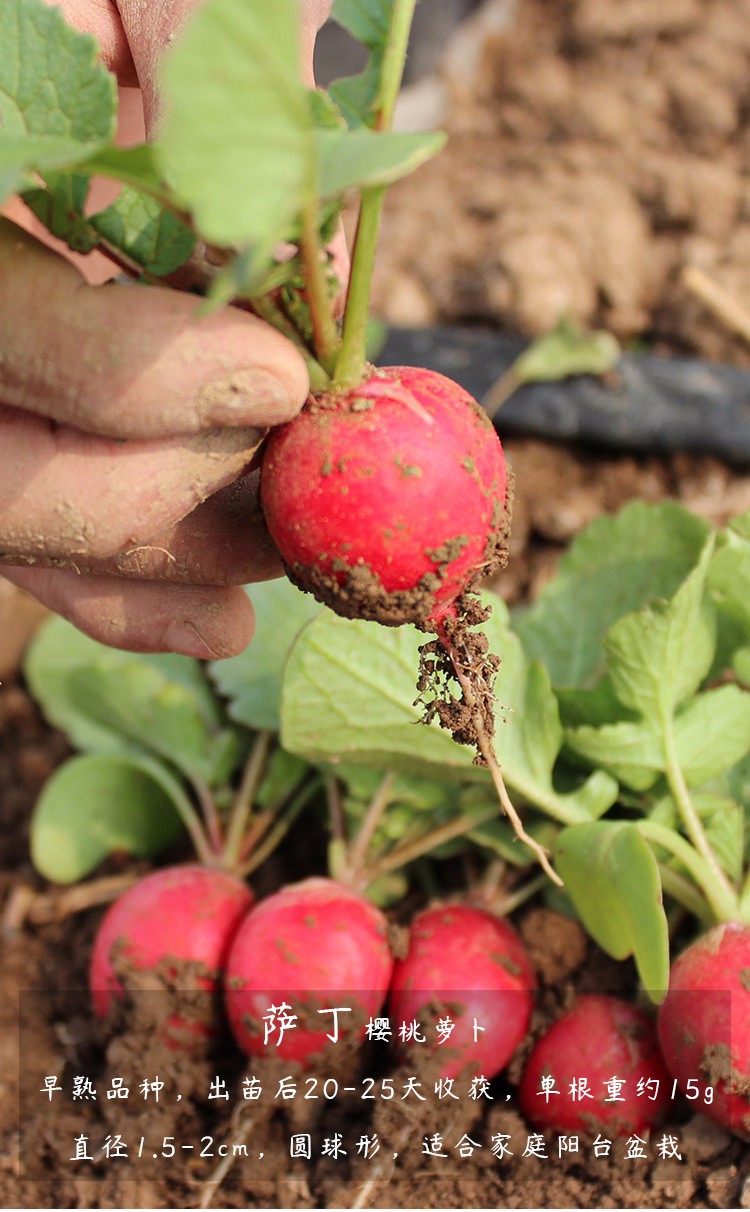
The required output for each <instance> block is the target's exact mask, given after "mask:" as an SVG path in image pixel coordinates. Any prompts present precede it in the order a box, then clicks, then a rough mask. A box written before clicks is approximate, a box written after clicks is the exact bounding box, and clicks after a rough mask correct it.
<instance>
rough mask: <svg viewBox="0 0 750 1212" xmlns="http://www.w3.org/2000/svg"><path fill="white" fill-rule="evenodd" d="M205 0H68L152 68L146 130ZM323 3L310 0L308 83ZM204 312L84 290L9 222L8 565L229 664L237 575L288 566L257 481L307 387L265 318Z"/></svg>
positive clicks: (94, 613) (176, 301)
mask: <svg viewBox="0 0 750 1212" xmlns="http://www.w3.org/2000/svg"><path fill="white" fill-rule="evenodd" d="M193 6H194V0H175V2H174V3H173V4H171V5H149V6H143V5H142V4H140V3H137V2H136V0H120V4H119V15H118V13H117V11H116V10H115V7H114V4H108V5H106V7H104V8H103V7H102V6H101V5H100V4H99V3H97V0H66V2H65V3H64V4H63V10H64V14H65V16H66V18H67V20H69V21H71V23H72V24H75V25H76V26H77V27H78V28H79V29H87V30H89V31H90V32H93V33H94V34H95V35H96V36H97V37H98V38H99V40H100V43H101V45H102V48H103V58H104V60H105V62H106V63H107V66H109V67H110V68H111V69H112V70H114V71H116V73H117V75H118V79H119V80H120V82H121V83H124V84H128V85H132V84H133V83H134V80H135V79H136V75H137V78H138V79H140V80H141V82H142V98H143V108H144V111H145V115H146V127H147V129H148V127H149V126H150V125H152V124H153V122H154V121H156V120H157V114H158V97H157V94H156V91H155V87H154V80H155V74H156V65H157V61H158V54H159V52H160V50H161V49H162V48H163V47H164V46H165V45H166V42H167V37H168V35H169V34H170V33H172V32H174V29H175V28H177V27H179V25H180V24H181V21H182V19H183V18H184V16H185V15H186V14H187V12H188V11H189V9H190V8H191V7H193ZM329 7H330V6H329V4H328V3H327V2H326V0H309V2H308V3H307V4H305V5H304V6H303V8H304V15H305V25H304V31H303V33H304V37H303V43H304V52H305V63H304V64H303V66H302V70H303V73H304V74H305V76H306V77H307V78H308V79H310V78H311V57H312V48H313V44H314V36H315V32H316V30H317V28H318V25H319V24H320V23H321V22H322V20H323V19H324V18H325V16H326V15H327V11H328V8H329ZM128 113H132V106H131V107H129V109H128ZM24 226H29V227H31V226H32V224H30V223H29V224H27V223H26V222H25V221H24ZM197 309H198V300H197V299H196V298H195V296H194V295H190V294H184V293H180V292H176V291H171V290H169V289H167V288H166V287H143V286H123V285H117V284H110V285H108V286H106V287H100V286H92V285H89V284H87V283H86V281H85V280H84V278H82V277H81V275H80V273H79V272H78V270H77V269H76V268H74V266H73V265H72V264H71V261H70V260H69V259H68V258H67V257H64V256H62V255H60V254H58V253H57V252H54V251H52V249H51V248H49V247H46V246H45V245H43V244H42V243H41V242H39V241H38V240H36V239H34V238H32V236H31V235H29V234H28V233H27V232H25V231H23V230H21V229H20V228H19V227H18V226H16V225H15V224H13V223H11V222H9V221H8V220H7V219H0V567H2V572H3V575H5V576H6V577H7V579H8V580H10V581H12V582H13V583H14V584H16V585H19V586H21V587H22V588H24V589H26V590H28V591H29V592H30V593H32V594H33V595H34V596H35V597H37V598H38V599H39V600H40V601H42V602H44V603H45V604H46V605H48V606H49V607H51V608H52V609H53V610H56V611H57V612H59V613H60V614H63V615H65V616H66V617H67V618H69V619H70V620H71V621H72V622H74V623H75V624H76V625H77V626H78V627H80V628H81V630H83V631H85V632H87V633H88V634H89V635H92V636H93V637H94V638H96V639H98V640H101V641H102V642H104V643H109V644H113V645H115V646H117V647H123V648H129V649H132V650H138V651H176V652H183V653H186V654H189V655H193V656H199V657H220V656H228V655H231V654H232V653H235V652H238V651H240V650H241V649H242V648H244V646H245V645H246V644H247V642H248V641H249V639H250V637H251V635H252V628H253V615H252V608H251V606H250V603H249V601H248V599H247V596H246V595H245V593H244V592H243V591H242V589H241V588H239V586H240V585H242V584H245V583H247V582H251V581H257V580H264V579H267V578H269V577H271V576H275V575H277V574H278V573H279V571H280V566H279V563H278V559H277V556H276V554H275V551H274V550H273V547H272V545H271V543H270V540H269V539H268V537H267V534H266V531H265V528H264V526H263V523H262V519H261V517H260V513H259V509H258V505H257V473H256V472H252V471H251V472H249V474H244V473H246V472H247V469H248V466H249V465H250V463H251V460H252V457H253V454H254V452H255V450H256V448H257V445H258V443H259V441H260V440H261V438H262V436H263V432H264V429H265V427H267V426H269V425H273V424H278V423H279V422H282V421H284V420H288V419H290V418H291V417H292V416H294V415H295V414H296V412H297V411H298V409H299V408H300V407H301V405H302V404H303V402H304V400H305V398H306V395H307V390H308V380H307V372H306V369H305V366H304V362H303V360H302V358H301V357H300V355H299V354H298V352H297V351H296V350H295V349H294V347H293V346H292V345H291V344H290V343H289V342H287V341H286V340H285V339H284V338H283V337H282V336H281V335H280V334H278V333H277V332H275V331H274V330H273V329H271V328H270V327H268V326H267V325H265V324H264V323H262V322H261V321H260V320H258V319H257V318H256V317H254V316H252V315H249V314H247V313H246V312H243V311H240V310H239V309H236V308H225V309H223V310H222V311H220V312H216V313H214V314H213V315H211V316H207V317H200V318H199V317H198V315H197Z"/></svg>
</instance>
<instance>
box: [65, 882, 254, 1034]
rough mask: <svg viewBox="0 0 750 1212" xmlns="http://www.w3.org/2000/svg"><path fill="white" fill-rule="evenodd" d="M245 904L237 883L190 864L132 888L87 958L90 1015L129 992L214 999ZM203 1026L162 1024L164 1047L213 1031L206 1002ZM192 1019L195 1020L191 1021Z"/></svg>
mask: <svg viewBox="0 0 750 1212" xmlns="http://www.w3.org/2000/svg"><path fill="white" fill-rule="evenodd" d="M252 903H253V894H252V892H251V891H250V889H249V888H248V886H247V884H244V883H243V882H242V881H241V880H239V879H237V878H236V877H235V876H233V875H229V874H228V873H227V872H224V871H216V870H213V869H212V868H209V867H202V866H199V865H198V864H189V865H185V866H180V867H165V868H163V869H162V870H161V871H155V872H153V873H152V874H151V875H147V876H146V877H145V878H144V879H142V880H140V881H139V882H138V883H137V884H134V885H133V887H132V888H129V889H128V891H127V892H125V893H123V895H122V896H121V897H119V899H118V900H116V901H115V902H114V904H113V905H111V906H110V908H109V909H108V910H107V912H106V914H105V915H104V918H103V920H102V923H101V925H100V927H99V931H98V933H97V936H96V939H95V942H94V949H93V953H92V956H91V967H90V973H89V984H90V987H91V993H92V997H93V1002H94V1010H95V1012H96V1013H97V1014H99V1015H102V1016H104V1015H106V1014H107V1013H108V1012H109V1011H110V1009H111V1008H112V1006H113V1001H114V999H116V998H118V997H120V996H122V995H123V993H124V987H127V988H130V989H165V988H167V989H171V988H174V989H175V991H176V992H175V998H176V999H177V998H179V992H180V990H186V989H193V990H194V989H198V990H205V991H206V992H207V993H209V994H215V993H216V990H217V988H218V985H219V981H220V977H221V973H222V970H223V968H224V964H225V962H226V957H227V953H228V951H229V944H230V942H231V941H232V938H233V936H234V934H235V931H236V930H237V927H238V926H239V924H240V921H241V920H242V918H243V917H244V915H245V914H246V913H247V911H248V909H249V908H250V906H251V905H252ZM205 1001H206V1004H205V1007H203V1006H202V1007H201V1009H205V1016H203V1017H204V1019H205V1021H202V1022H193V1018H194V1017H195V1013H196V1008H195V1007H193V1008H192V1011H191V1023H190V1025H189V1026H188V1024H187V1023H186V1022H185V1021H184V1020H183V1019H182V1017H181V1016H180V1015H179V1014H176V1015H174V1016H170V1018H169V1020H168V1026H169V1032H168V1034H169V1036H170V1040H171V1042H172V1043H175V1044H178V1045H179V1043H180V1042H188V1041H186V1040H182V1039H181V1038H178V1037H182V1036H184V1034H185V1031H186V1029H187V1034H188V1035H194V1034H198V1035H203V1036H205V1035H206V1033H207V1032H209V1031H213V1030H215V1029H216V1027H217V1026H218V1022H217V1017H216V1009H217V1008H216V1006H215V1005H214V1004H213V1002H214V999H213V998H206V999H205ZM199 1017H201V1016H200V1015H199Z"/></svg>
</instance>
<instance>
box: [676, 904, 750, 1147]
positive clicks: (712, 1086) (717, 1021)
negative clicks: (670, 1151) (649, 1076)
mask: <svg viewBox="0 0 750 1212" xmlns="http://www.w3.org/2000/svg"><path fill="white" fill-rule="evenodd" d="M659 1040H660V1043H661V1047H662V1052H663V1054H664V1059H665V1061H666V1062H667V1066H668V1068H669V1069H670V1071H671V1072H672V1074H673V1075H674V1077H676V1078H677V1081H678V1083H679V1085H680V1087H681V1089H682V1090H683V1092H684V1093H685V1094H687V1095H688V1097H690V1098H691V1099H692V1100H693V1106H694V1107H695V1108H696V1109H697V1110H700V1111H701V1112H702V1113H703V1114H704V1115H707V1116H708V1117H709V1119H713V1120H715V1121H716V1123H718V1124H722V1125H723V1127H725V1128H728V1129H729V1130H730V1131H732V1132H734V1133H735V1134H736V1135H737V1136H741V1137H743V1138H745V1139H750V926H746V925H743V924H742V923H740V922H726V923H723V924H721V925H719V926H714V927H713V929H711V930H709V931H708V933H707V934H704V935H703V936H702V937H701V938H699V939H698V940H697V942H695V943H693V944H692V945H691V946H690V947H688V948H687V950H685V951H683V952H682V954H681V955H679V956H678V957H677V959H676V960H675V961H674V963H673V964H672V969H671V972H670V975H669V991H668V993H667V996H666V998H665V1000H664V1001H663V1002H662V1004H661V1006H660V1007H659ZM696 1094H697V1099H696Z"/></svg>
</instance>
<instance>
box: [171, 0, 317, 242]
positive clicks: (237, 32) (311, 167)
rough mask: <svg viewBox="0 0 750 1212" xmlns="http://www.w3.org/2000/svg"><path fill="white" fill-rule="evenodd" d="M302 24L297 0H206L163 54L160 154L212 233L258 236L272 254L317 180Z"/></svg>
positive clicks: (220, 238)
mask: <svg viewBox="0 0 750 1212" xmlns="http://www.w3.org/2000/svg"><path fill="white" fill-rule="evenodd" d="M299 24H300V15H299V5H298V4H297V3H296V0H273V3H272V4H248V3H247V0H208V3H206V4H205V5H204V6H202V7H201V8H200V9H199V10H198V11H197V12H196V13H195V14H194V15H193V16H192V17H191V19H190V21H189V23H188V25H187V26H186V28H185V31H184V33H183V34H182V36H181V38H180V40H179V42H178V43H177V44H176V45H175V47H174V49H173V50H171V51H170V52H169V53H168V54H167V55H166V56H165V58H164V70H163V73H162V85H163V91H164V95H165V99H166V106H165V116H164V121H163V124H162V128H161V131H160V134H159V138H158V141H157V143H156V145H155V151H154V154H155V157H156V160H157V163H158V165H159V167H160V170H161V173H162V175H163V176H164V178H165V179H166V181H167V182H168V183H169V185H170V186H171V187H172V188H173V189H174V191H175V193H176V194H177V196H178V197H179V198H180V199H182V202H183V204H184V205H185V207H186V208H187V209H189V210H191V211H192V213H193V214H194V216H195V219H196V222H197V224H198V227H199V228H200V231H201V234H202V235H203V236H204V237H205V238H206V239H207V240H209V241H213V242H215V243H217V244H220V245H226V244H239V245H244V244H260V245H262V247H263V248H264V249H266V250H268V253H269V255H270V252H271V250H272V248H273V245H274V244H275V243H276V242H278V241H279V240H280V239H282V238H283V237H284V236H285V235H286V234H287V232H288V229H289V227H290V225H291V224H292V221H293V220H294V219H295V217H296V215H297V214H298V212H299V210H300V206H301V204H302V203H303V201H304V199H305V198H306V197H307V196H309V194H310V191H311V189H312V188H313V183H314V180H315V175H316V144H315V135H314V126H313V116H312V112H311V106H310V101H309V98H308V93H307V90H306V89H305V88H304V86H303V85H302V83H301V81H300V77H299V61H300V29H299ZM207 64H212V65H214V69H215V70H206V65H207Z"/></svg>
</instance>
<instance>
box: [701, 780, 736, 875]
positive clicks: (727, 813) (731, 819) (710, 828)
mask: <svg viewBox="0 0 750 1212" xmlns="http://www.w3.org/2000/svg"><path fill="white" fill-rule="evenodd" d="M693 803H694V805H695V808H696V809H697V811H698V812H699V814H700V816H701V817H702V818H703V820H704V822H705V826H706V836H707V838H708V841H709V845H710V846H711V849H712V850H713V852H714V854H715V855H716V857H717V859H718V860H719V862H720V863H721V866H722V867H723V869H724V871H726V873H727V875H728V876H729V878H730V880H732V881H734V882H735V883H739V881H740V879H741V878H742V865H743V864H742V859H743V855H744V852H745V813H744V811H743V809H742V807H741V805H740V804H738V803H737V802H736V801H735V800H732V799H730V798H729V796H726V795H712V794H710V793H708V792H699V793H697V794H695V795H694V796H693Z"/></svg>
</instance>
